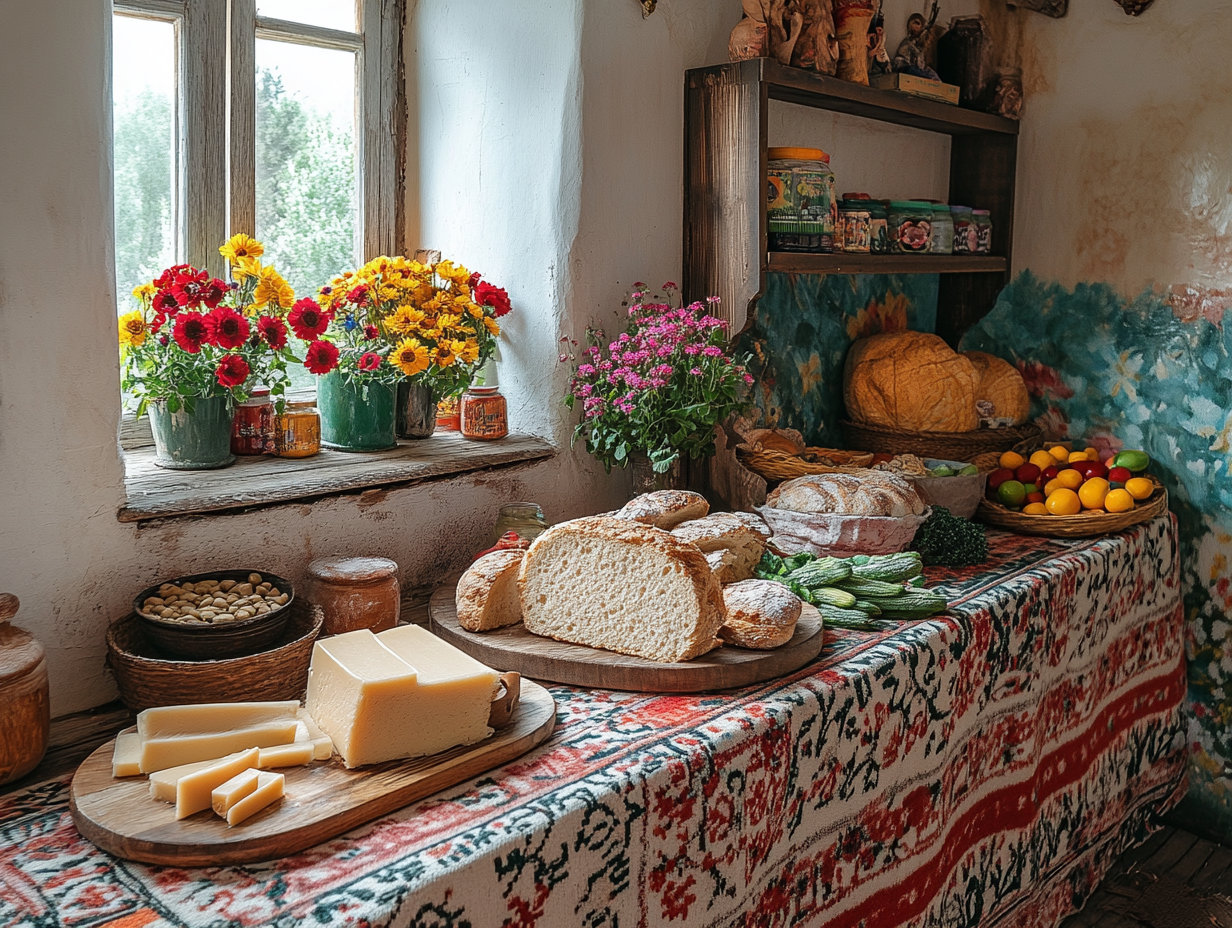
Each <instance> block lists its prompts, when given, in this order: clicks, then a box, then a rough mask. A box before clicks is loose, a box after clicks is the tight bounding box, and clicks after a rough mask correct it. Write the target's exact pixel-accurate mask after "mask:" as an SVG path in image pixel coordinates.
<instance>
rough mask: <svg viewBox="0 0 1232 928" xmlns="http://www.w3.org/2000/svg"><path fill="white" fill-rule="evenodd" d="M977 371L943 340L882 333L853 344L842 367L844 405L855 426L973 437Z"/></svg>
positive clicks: (976, 419)
mask: <svg viewBox="0 0 1232 928" xmlns="http://www.w3.org/2000/svg"><path fill="white" fill-rule="evenodd" d="M978 382H979V378H978V377H977V375H976V372H975V366H974V365H973V364H972V363H971V361H969V360H968V359H967V358H964V357H963V356H962V355H960V354H958V353H957V352H956V351H955V350H954V349H953V348H951V347H950V346H949V345H947V344H946V343H945V341H944V340H943V339H941V338H940V337H939V336H936V335H932V334H930V333H928V332H882V333H880V334H877V335H870V336H869V337H867V338H862V339H859V340H858V341H856V342H855V343H853V344H852V346H851V348H850V350H848V352H847V361H846V363H845V366H844V368H843V400H844V402H845V403H846V404H847V413H848V415H850V416H851V418H852V420H853V421H855V422H862V423H866V424H868V425H874V426H878V427H880V428H884V429H895V430H906V431H913V432H970V431H974V430H975V429H977V428H979V425H980V418H979V415H978V414H977V413H976V411H975V401H976V400H977V399H978V398H979V397H977V396H976V395H975V387H976V384H977V383H978Z"/></svg>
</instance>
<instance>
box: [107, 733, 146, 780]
mask: <svg viewBox="0 0 1232 928" xmlns="http://www.w3.org/2000/svg"><path fill="white" fill-rule="evenodd" d="M139 773H141V735H139V734H137V732H135V731H122V732H120V733H119V734H118V735H116V743H115V752H114V753H113V754H112V755H111V775H112V776H113V777H135V776H137V774H139Z"/></svg>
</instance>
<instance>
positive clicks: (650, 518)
mask: <svg viewBox="0 0 1232 928" xmlns="http://www.w3.org/2000/svg"><path fill="white" fill-rule="evenodd" d="M709 511H710V504H709V503H708V502H706V497H704V496H702V495H701V494H700V493H694V492H692V491H691V490H655V491H654V492H653V493H643V494H642V495H641V496H635V497H634V498H633V499H631V500H629V502H627V503H625V505H624V508H623V509H621V510H619V511H618V512H617V513H616V518H617V519H624V520H626V521H628V522H640V523H642V524H643V525H653V526H654V527H655V528H662V529H669V530H670V529H673V528H675V527H676V526H677V525H679V524H680V523H681V522H686V521H688V520H689V519H700V518H701V517H702V516H704V515H705V514H706V513H708V512H709Z"/></svg>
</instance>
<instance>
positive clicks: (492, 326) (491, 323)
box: [483, 316, 500, 336]
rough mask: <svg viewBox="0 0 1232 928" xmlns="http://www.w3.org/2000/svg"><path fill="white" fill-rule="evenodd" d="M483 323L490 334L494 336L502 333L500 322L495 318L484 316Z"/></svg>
mask: <svg viewBox="0 0 1232 928" xmlns="http://www.w3.org/2000/svg"><path fill="white" fill-rule="evenodd" d="M483 325H484V328H486V329H487V330H488V333H489V334H491V335H493V336H495V335H500V323H499V322H497V321H496V320H495V319H493V318H492V317H491V316H484V317H483Z"/></svg>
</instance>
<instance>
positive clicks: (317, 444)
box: [274, 403, 321, 458]
mask: <svg viewBox="0 0 1232 928" xmlns="http://www.w3.org/2000/svg"><path fill="white" fill-rule="evenodd" d="M320 451H321V413H320V412H319V411H318V410H317V408H316V406H314V405H313V404H312V403H287V406H286V409H284V410H283V413H282V415H281V416H275V417H274V454H276V455H278V457H280V458H307V457H311V456H312V455H314V454H318V453H319V452H320Z"/></svg>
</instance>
